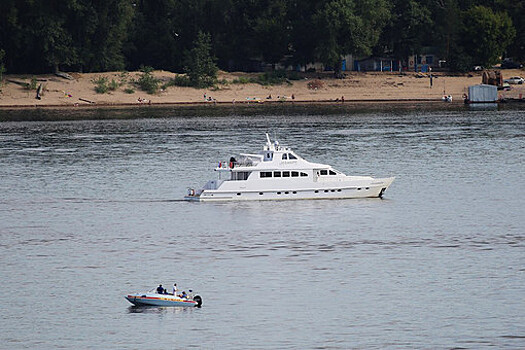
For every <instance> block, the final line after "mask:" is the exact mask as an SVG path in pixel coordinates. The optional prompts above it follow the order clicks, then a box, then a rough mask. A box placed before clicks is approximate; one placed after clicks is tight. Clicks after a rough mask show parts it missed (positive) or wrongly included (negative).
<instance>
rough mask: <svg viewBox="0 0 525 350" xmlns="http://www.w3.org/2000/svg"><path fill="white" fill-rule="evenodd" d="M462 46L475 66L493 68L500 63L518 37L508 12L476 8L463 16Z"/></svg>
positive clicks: (482, 7)
mask: <svg viewBox="0 0 525 350" xmlns="http://www.w3.org/2000/svg"><path fill="white" fill-rule="evenodd" d="M463 28H464V29H463V31H462V34H463V37H462V40H461V42H462V44H463V47H464V49H465V51H466V52H469V53H470V55H471V56H472V58H473V60H474V62H472V63H475V64H481V65H484V66H491V65H493V64H495V63H498V62H499V60H500V57H501V56H502V55H503V53H504V52H505V50H506V49H507V47H508V46H509V44H510V43H511V42H512V40H513V39H514V36H515V35H516V30H515V29H514V27H513V25H512V21H511V19H510V17H509V16H508V14H507V13H506V12H498V13H495V12H493V11H492V10H491V9H490V8H488V7H484V6H474V7H472V8H471V9H469V10H468V11H466V12H464V14H463Z"/></svg>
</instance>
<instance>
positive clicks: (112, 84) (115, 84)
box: [108, 79, 120, 91]
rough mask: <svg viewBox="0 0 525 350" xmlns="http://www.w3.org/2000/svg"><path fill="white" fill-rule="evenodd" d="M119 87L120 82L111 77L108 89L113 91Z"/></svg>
mask: <svg viewBox="0 0 525 350" xmlns="http://www.w3.org/2000/svg"><path fill="white" fill-rule="evenodd" d="M119 87H120V83H119V82H118V81H116V80H115V79H111V82H110V83H109V85H108V89H109V91H115V90H117V89H118V88H119Z"/></svg>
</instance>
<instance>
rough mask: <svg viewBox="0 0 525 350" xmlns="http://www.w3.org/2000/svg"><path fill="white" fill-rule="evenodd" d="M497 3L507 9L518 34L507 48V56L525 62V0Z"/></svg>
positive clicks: (501, 0) (508, 0)
mask: <svg viewBox="0 0 525 350" xmlns="http://www.w3.org/2000/svg"><path fill="white" fill-rule="evenodd" d="M496 3H497V4H498V6H500V7H501V8H504V9H506V10H507V13H508V14H509V16H510V18H511V19H512V24H513V25H514V28H515V29H516V36H515V38H514V40H513V41H512V43H511V44H510V45H509V46H508V48H507V56H509V57H513V58H515V59H517V60H518V61H520V62H524V63H525V15H524V14H525V1H515V0H499V1H496Z"/></svg>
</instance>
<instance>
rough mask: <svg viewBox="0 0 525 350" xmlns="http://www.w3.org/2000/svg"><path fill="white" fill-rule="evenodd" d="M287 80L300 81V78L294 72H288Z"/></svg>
mask: <svg viewBox="0 0 525 350" xmlns="http://www.w3.org/2000/svg"><path fill="white" fill-rule="evenodd" d="M288 79H290V80H301V77H300V76H299V73H297V72H296V71H291V72H288Z"/></svg>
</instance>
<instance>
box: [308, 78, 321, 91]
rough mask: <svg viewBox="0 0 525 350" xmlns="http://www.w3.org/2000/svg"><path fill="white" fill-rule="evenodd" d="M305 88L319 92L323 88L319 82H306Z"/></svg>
mask: <svg viewBox="0 0 525 350" xmlns="http://www.w3.org/2000/svg"><path fill="white" fill-rule="evenodd" d="M307 86H308V89H310V90H319V89H322V88H323V87H324V84H323V82H322V81H321V80H312V81H309V82H308V84H307Z"/></svg>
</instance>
